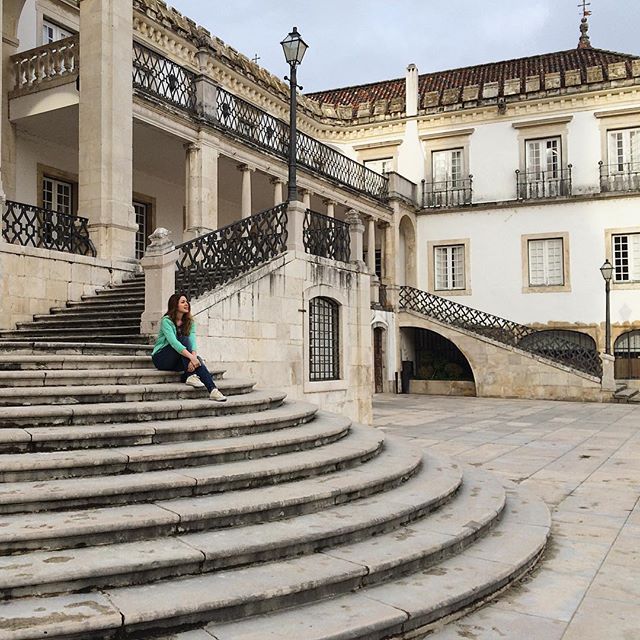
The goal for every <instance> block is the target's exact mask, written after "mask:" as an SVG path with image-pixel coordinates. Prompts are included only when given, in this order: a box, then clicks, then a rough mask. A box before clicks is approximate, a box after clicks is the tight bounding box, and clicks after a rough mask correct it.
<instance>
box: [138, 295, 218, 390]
mask: <svg viewBox="0 0 640 640" xmlns="http://www.w3.org/2000/svg"><path fill="white" fill-rule="evenodd" d="M151 359H152V360H153V364H154V365H155V367H156V369H159V370H160V371H182V382H186V383H187V384H188V385H191V386H192V387H196V388H197V387H206V388H207V391H208V392H209V397H210V398H211V399H212V400H216V401H217V402H224V401H225V400H226V399H227V398H226V397H225V396H223V395H222V393H220V390H219V389H218V388H217V387H216V385H215V383H214V382H213V378H212V377H211V374H210V373H209V370H208V369H207V367H206V366H205V364H204V362H203V361H202V358H200V357H199V356H198V355H196V327H195V322H194V320H193V318H192V317H191V305H190V304H189V300H188V299H187V296H185V295H182V294H180V293H174V294H173V295H172V296H171V297H170V298H169V302H168V303H167V312H166V313H165V314H164V316H162V320H161V321H160V329H159V331H158V338H157V340H156V343H155V345H154V347H153V351H152V352H151Z"/></svg>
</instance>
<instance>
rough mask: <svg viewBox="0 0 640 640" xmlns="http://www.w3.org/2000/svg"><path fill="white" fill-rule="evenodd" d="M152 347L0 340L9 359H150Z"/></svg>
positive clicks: (124, 343) (113, 343)
mask: <svg viewBox="0 0 640 640" xmlns="http://www.w3.org/2000/svg"><path fill="white" fill-rule="evenodd" d="M152 350H153V345H151V344H149V343H148V342H146V343H142V342H141V343H134V342H133V341H131V342H87V341H85V340H78V341H76V342H52V341H50V340H49V341H46V340H45V341H43V340H0V354H10V355H11V357H15V356H16V355H24V354H30V355H35V354H42V355H45V354H46V355H48V354H52V355H56V356H63V355H78V354H85V355H103V354H108V355H110V356H112V355H136V356H140V355H146V356H147V357H151V351H152Z"/></svg>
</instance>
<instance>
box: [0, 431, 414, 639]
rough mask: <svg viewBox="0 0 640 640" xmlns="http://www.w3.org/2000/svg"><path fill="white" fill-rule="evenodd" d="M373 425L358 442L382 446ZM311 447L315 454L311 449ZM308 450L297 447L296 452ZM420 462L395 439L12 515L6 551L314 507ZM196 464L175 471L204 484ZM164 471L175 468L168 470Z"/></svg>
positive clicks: (3, 538) (255, 519)
mask: <svg viewBox="0 0 640 640" xmlns="http://www.w3.org/2000/svg"><path fill="white" fill-rule="evenodd" d="M368 431H369V434H370V435H369V436H360V434H359V437H357V438H353V439H352V441H351V443H352V444H353V446H356V447H358V446H361V445H362V442H363V439H364V438H367V437H368V438H369V440H368V441H369V442H370V444H371V445H372V446H374V447H379V442H381V441H382V440H383V439H384V438H383V436H382V435H381V434H378V433H376V432H375V431H372V430H371V429H368ZM350 440H351V439H350ZM376 442H378V444H376ZM340 444H341V445H342V447H337V448H338V449H340V451H342V448H343V447H347V443H340ZM330 446H331V445H330ZM306 453H309V455H311V452H306ZM287 455H289V454H287ZM303 455H304V453H296V454H295V456H296V457H300V456H303ZM277 459H278V457H276V460H277ZM269 462H270V461H269V459H262V460H255V461H252V464H253V465H254V466H255V467H259V466H260V465H261V464H264V465H266V464H268V463H269ZM421 462H422V456H421V454H420V453H419V452H416V451H414V450H413V449H412V448H410V447H407V445H404V444H402V443H398V442H395V441H394V442H392V443H389V444H388V445H386V446H385V447H384V448H383V449H382V451H381V452H380V454H379V455H377V456H375V457H374V458H372V459H370V460H369V461H368V462H365V463H363V464H362V465H361V466H359V467H358V468H357V469H350V468H348V469H345V470H342V471H335V472H334V473H327V474H324V475H319V476H314V477H310V478H305V479H302V480H297V481H295V482H285V483H281V484H274V485H267V486H259V487H255V488H251V489H248V490H239V491H226V492H223V493H216V494H213V495H198V496H195V497H186V498H176V499H173V500H158V501H155V502H154V503H151V504H126V505H123V506H116V507H104V508H102V507H100V508H94V509H88V510H87V509H81V510H77V511H76V510H70V511H69V510H68V511H61V512H43V513H20V514H14V515H6V516H4V517H3V518H2V528H0V552H2V553H13V552H17V551H26V550H36V549H40V550H53V549H65V548H73V547H81V546H82V547H84V546H87V545H96V544H113V543H118V542H126V541H133V540H141V539H145V538H149V537H159V536H167V535H175V534H178V533H184V532H190V531H194V532H195V531H204V530H210V529H214V528H225V527H235V526H244V525H248V524H257V523H260V522H268V521H272V520H280V519H282V518H287V517H293V516H298V515H304V514H308V513H314V512H317V511H319V510H322V509H326V508H329V507H333V506H336V505H338V504H343V503H347V502H351V501H354V500H357V499H358V498H363V497H368V496H370V495H373V494H375V493H379V492H382V491H386V490H388V489H390V488H392V487H396V486H398V485H400V484H402V483H403V482H405V481H406V480H408V479H409V478H410V477H411V476H413V475H414V474H415V473H416V472H417V471H418V470H419V468H420V466H421ZM231 465H233V466H235V467H237V466H242V465H244V473H246V472H247V462H235V463H228V465H224V467H223V468H220V467H218V469H217V473H218V474H221V473H224V472H225V471H229V470H230V469H231ZM196 471H197V470H195V469H194V470H190V471H189V476H186V475H185V476H183V475H181V474H177V473H176V474H173V475H174V478H173V482H174V483H175V484H177V483H179V482H180V483H186V482H189V483H190V484H191V486H192V488H193V490H194V492H197V484H198V481H197V473H196ZM211 472H214V473H215V471H213V470H208V471H207V470H205V471H204V473H205V474H207V473H209V474H210V473H211ZM164 473H165V475H170V474H169V472H164ZM145 475H146V474H145ZM135 477H136V476H133V478H135ZM227 481H228V479H227ZM86 482H89V480H87V481H86ZM178 486H179V485H178ZM0 628H1V626H0ZM0 637H1V636H0Z"/></svg>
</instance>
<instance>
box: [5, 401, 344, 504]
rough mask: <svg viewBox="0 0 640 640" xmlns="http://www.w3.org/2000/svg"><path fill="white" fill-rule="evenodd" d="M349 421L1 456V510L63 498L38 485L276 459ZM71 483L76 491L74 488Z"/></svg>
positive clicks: (326, 417) (319, 420)
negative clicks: (12, 503) (9, 502)
mask: <svg viewBox="0 0 640 640" xmlns="http://www.w3.org/2000/svg"><path fill="white" fill-rule="evenodd" d="M350 425H351V420H349V419H348V418H345V417H341V416H334V415H331V414H326V413H319V414H317V417H316V419H315V420H313V421H312V422H309V423H306V424H304V425H301V426H296V427H292V428H286V429H280V430H278V431H277V432H270V431H268V432H266V433H257V434H250V435H243V436H234V437H230V438H216V439H213V440H196V441H186V442H171V443H166V444H150V445H140V446H135V447H113V448H108V449H79V450H75V451H66V452H58V451H56V452H51V453H23V454H21V455H19V456H16V455H13V454H3V455H0V505H3V504H6V498H7V496H13V499H15V498H18V497H19V498H20V500H21V501H22V500H23V499H25V496H29V495H30V494H31V500H34V499H35V500H37V499H38V497H40V498H42V495H43V494H46V493H47V492H48V493H52V494H55V495H56V496H62V495H64V493H63V491H62V485H63V484H64V483H58V484H57V485H56V488H55V489H50V488H49V486H50V484H51V483H50V482H47V484H46V485H45V486H43V483H42V482H35V486H34V483H33V482H32V481H36V480H37V481H40V480H47V481H51V480H58V479H65V478H78V477H84V478H86V477H89V476H100V477H101V478H102V481H103V482H107V481H106V479H105V478H104V476H108V475H113V474H130V473H140V472H143V471H155V470H162V469H177V468H180V467H196V466H204V465H213V464H222V463H224V462H230V461H234V460H243V459H248V458H254V459H255V458H261V457H265V456H274V455H278V454H281V453H286V452H289V451H299V450H303V449H307V448H310V447H314V446H321V445H323V444H327V443H329V442H333V441H335V440H338V439H340V438H342V437H344V436H345V435H346V434H347V432H348V430H349V426H350ZM74 484H77V483H73V482H71V483H68V485H69V488H71V489H72V490H73V485H74Z"/></svg>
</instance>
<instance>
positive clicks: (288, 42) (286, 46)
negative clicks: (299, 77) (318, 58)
mask: <svg viewBox="0 0 640 640" xmlns="http://www.w3.org/2000/svg"><path fill="white" fill-rule="evenodd" d="M280 44H281V45H282V50H283V51H284V57H285V60H286V61H287V62H288V63H289V68H290V70H291V73H290V75H289V77H288V78H287V77H286V76H285V80H288V81H289V91H290V92H289V189H288V192H287V193H288V195H287V200H288V201H289V202H293V201H294V200H297V199H298V189H297V187H296V98H297V96H296V89H302V87H299V86H298V84H297V83H296V70H297V67H298V65H299V64H300V63H301V62H302V58H304V54H305V52H306V50H307V48H308V47H307V44H306V43H305V41H304V40H303V39H302V37H301V36H300V34H299V33H298V28H297V27H293V30H292V31H291V33H289V35H288V36H287V37H286V38H285V39H284V40H283V41H282V42H281V43H280Z"/></svg>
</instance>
